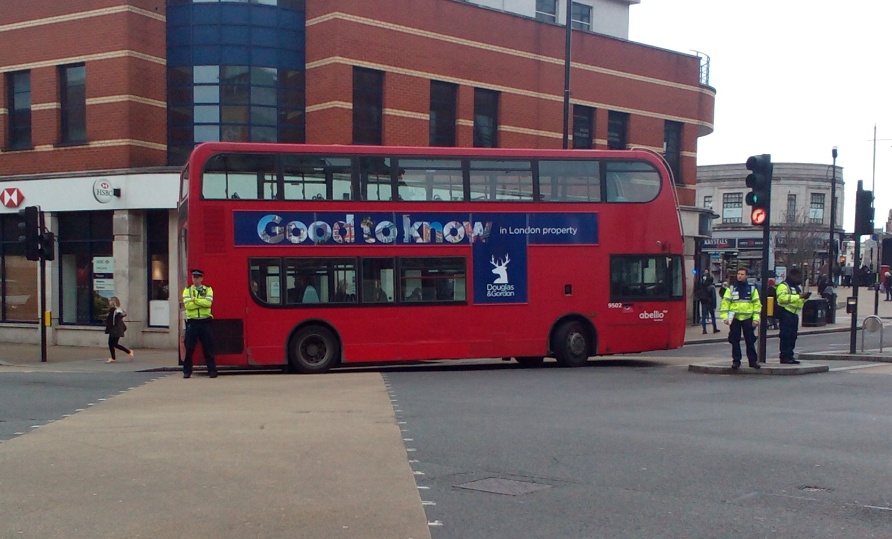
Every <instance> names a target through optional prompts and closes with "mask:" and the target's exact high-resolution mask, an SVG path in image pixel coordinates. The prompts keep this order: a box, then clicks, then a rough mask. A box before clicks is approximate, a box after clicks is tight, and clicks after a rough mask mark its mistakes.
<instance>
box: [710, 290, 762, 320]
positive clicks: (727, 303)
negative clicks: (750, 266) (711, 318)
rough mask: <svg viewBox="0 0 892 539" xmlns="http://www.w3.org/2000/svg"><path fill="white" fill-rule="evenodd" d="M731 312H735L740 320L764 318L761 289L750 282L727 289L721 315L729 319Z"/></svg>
mask: <svg viewBox="0 0 892 539" xmlns="http://www.w3.org/2000/svg"><path fill="white" fill-rule="evenodd" d="M729 313H734V318H736V319H738V320H749V319H750V318H752V319H753V320H754V321H756V322H758V321H759V320H761V319H762V301H761V300H760V299H759V291H758V290H757V289H756V287H755V286H750V285H749V284H745V285H741V284H736V285H734V286H732V287H730V288H728V289H727V290H725V295H724V296H723V297H722V307H721V311H720V316H721V318H722V320H727V319H728V316H729Z"/></svg>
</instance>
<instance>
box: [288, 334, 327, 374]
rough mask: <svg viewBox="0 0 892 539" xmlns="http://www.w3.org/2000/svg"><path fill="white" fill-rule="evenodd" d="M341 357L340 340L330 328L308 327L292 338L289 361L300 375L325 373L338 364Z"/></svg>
mask: <svg viewBox="0 0 892 539" xmlns="http://www.w3.org/2000/svg"><path fill="white" fill-rule="evenodd" d="M339 355H340V347H339V346H338V340H337V338H336V337H335V336H334V334H333V333H332V332H331V330H329V329H328V328H324V327H322V326H308V327H305V328H302V329H300V330H299V331H298V332H297V333H295V335H294V336H293V337H292V338H291V344H290V346H289V359H290V361H291V366H292V367H293V368H294V370H296V371H297V372H299V373H302V374H314V373H320V372H325V371H327V370H329V369H330V368H332V367H333V366H334V365H335V364H337V362H338V357H339Z"/></svg>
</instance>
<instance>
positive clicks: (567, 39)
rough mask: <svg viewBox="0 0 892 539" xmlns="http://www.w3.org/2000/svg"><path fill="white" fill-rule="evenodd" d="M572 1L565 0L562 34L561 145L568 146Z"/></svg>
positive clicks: (565, 147)
mask: <svg viewBox="0 0 892 539" xmlns="http://www.w3.org/2000/svg"><path fill="white" fill-rule="evenodd" d="M572 18H573V2H572V1H571V0H567V25H566V26H567V27H566V28H565V32H566V34H564V136H563V147H564V149H565V150H566V149H567V148H569V147H570V41H571V36H572V35H573V25H572V24H571V22H572Z"/></svg>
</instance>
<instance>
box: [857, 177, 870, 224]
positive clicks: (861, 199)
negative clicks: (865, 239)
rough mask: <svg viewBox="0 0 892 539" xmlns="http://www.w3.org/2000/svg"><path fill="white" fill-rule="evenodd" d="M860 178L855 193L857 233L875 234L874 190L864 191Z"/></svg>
mask: <svg viewBox="0 0 892 539" xmlns="http://www.w3.org/2000/svg"><path fill="white" fill-rule="evenodd" d="M861 185H862V183H861V180H858V191H857V192H856V193H855V235H856V236H862V235H864V234H873V191H864V190H863V189H862V188H861Z"/></svg>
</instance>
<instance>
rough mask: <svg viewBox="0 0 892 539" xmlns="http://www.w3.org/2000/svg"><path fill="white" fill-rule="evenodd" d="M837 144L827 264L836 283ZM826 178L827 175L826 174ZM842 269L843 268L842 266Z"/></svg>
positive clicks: (832, 279)
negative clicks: (834, 266)
mask: <svg viewBox="0 0 892 539" xmlns="http://www.w3.org/2000/svg"><path fill="white" fill-rule="evenodd" d="M837 153H838V152H837V151H836V146H834V147H833V152H832V153H831V155H832V156H833V175H832V176H833V177H832V179H831V180H830V245H829V247H828V250H829V251H830V256H829V259H830V260H829V264H830V265H829V266H827V276H828V277H830V282H831V283H833V284H834V286H835V285H836V274H835V273H833V263H834V262H835V260H836V256H837V254H836V244H835V243H834V241H833V232H834V230H835V229H836V156H837ZM824 177H825V178H826V176H824ZM840 269H842V268H840Z"/></svg>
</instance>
